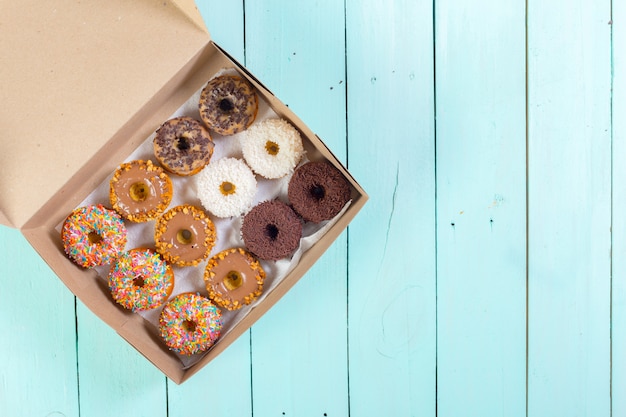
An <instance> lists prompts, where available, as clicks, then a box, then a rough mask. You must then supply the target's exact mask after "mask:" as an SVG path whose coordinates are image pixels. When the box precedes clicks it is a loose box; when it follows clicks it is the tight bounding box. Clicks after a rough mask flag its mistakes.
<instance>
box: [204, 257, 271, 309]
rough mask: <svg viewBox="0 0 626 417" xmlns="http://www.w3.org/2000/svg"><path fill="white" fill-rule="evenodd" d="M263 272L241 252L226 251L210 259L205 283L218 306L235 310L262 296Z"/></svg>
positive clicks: (205, 272)
mask: <svg viewBox="0 0 626 417" xmlns="http://www.w3.org/2000/svg"><path fill="white" fill-rule="evenodd" d="M264 280H265V271H263V268H262V267H261V264H260V263H259V261H258V260H257V259H255V258H254V257H253V256H252V255H251V254H250V253H248V252H247V251H246V250H245V249H243V248H232V249H227V250H225V251H222V252H220V253H218V254H217V255H215V256H213V257H212V258H211V259H209V262H208V263H207V266H206V269H205V271H204V282H205V284H206V289H207V291H208V292H209V298H210V299H211V300H212V301H213V302H214V303H215V304H217V305H218V306H220V307H224V308H226V309H228V310H237V309H240V308H241V307H243V306H244V305H246V304H250V303H251V302H252V301H254V300H255V299H256V298H257V297H258V296H259V295H261V293H262V292H263V281H264Z"/></svg>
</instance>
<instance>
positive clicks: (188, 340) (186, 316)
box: [159, 293, 222, 355]
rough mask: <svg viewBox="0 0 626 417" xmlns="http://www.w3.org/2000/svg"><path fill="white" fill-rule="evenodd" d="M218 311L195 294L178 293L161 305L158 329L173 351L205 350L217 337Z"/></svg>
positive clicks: (218, 328)
mask: <svg viewBox="0 0 626 417" xmlns="http://www.w3.org/2000/svg"><path fill="white" fill-rule="evenodd" d="M221 329H222V314H221V311H220V310H219V309H218V308H217V307H216V306H215V305H214V304H213V303H211V301H209V300H208V299H207V298H204V297H202V296H200V295H198V294H193V293H183V294H179V295H177V296H176V297H174V298H173V299H171V300H170V301H168V303H167V304H165V307H163V311H161V316H160V318H159V330H160V332H161V337H162V338H163V340H164V341H165V344H166V345H167V346H168V347H169V348H170V349H171V350H173V351H174V352H177V353H180V354H182V355H193V354H195V353H200V352H203V351H205V350H207V349H209V348H210V347H211V346H213V344H214V343H215V341H216V340H217V339H218V337H219V336H220V331H221Z"/></svg>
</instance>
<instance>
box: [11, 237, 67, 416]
mask: <svg viewBox="0 0 626 417" xmlns="http://www.w3.org/2000/svg"><path fill="white" fill-rule="evenodd" d="M74 298H75V297H74V296H73V295H72V293H70V292H69V291H68V290H67V288H65V286H63V284H62V283H61V281H59V280H58V279H57V277H56V276H55V275H54V274H53V273H52V272H51V271H50V269H49V268H48V267H47V266H46V264H45V263H44V262H43V260H42V259H41V258H39V256H38V255H37V253H36V252H35V251H34V250H33V249H32V248H31V247H30V246H29V245H28V243H27V242H26V240H25V239H24V237H23V236H22V235H21V234H20V233H19V232H18V231H17V230H11V229H8V228H6V227H4V226H0V415H2V416H7V417H9V416H47V415H50V416H75V415H78V390H77V387H78V385H77V374H76V363H77V360H76V327H75V316H74Z"/></svg>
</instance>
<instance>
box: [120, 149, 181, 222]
mask: <svg viewBox="0 0 626 417" xmlns="http://www.w3.org/2000/svg"><path fill="white" fill-rule="evenodd" d="M109 188H110V191H109V198H110V200H111V205H112V206H113V208H114V209H115V211H117V212H118V213H119V214H120V215H121V216H122V217H124V218H125V219H127V220H130V221H132V222H137V223H141V222H146V221H148V220H154V219H156V218H157V217H158V216H160V215H161V214H163V212H164V211H165V209H167V206H169V204H170V202H171V201H172V193H173V188H172V180H170V177H168V176H167V174H166V173H165V172H163V169H162V168H161V167H158V166H155V165H153V164H152V161H150V160H147V161H142V160H136V161H131V162H128V163H124V164H121V165H120V166H119V168H118V169H117V170H115V173H114V174H113V178H111V181H110V187H109Z"/></svg>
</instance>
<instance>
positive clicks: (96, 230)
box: [61, 204, 127, 268]
mask: <svg viewBox="0 0 626 417" xmlns="http://www.w3.org/2000/svg"><path fill="white" fill-rule="evenodd" d="M61 239H62V240H63V247H64V249H65V253H66V254H67V255H68V256H69V257H70V259H72V260H73V261H74V262H75V263H76V264H78V265H80V266H82V267H83V268H92V267H94V266H99V265H105V264H109V263H111V262H113V261H114V260H115V258H117V257H118V256H119V254H120V253H122V252H123V251H124V249H125V247H126V242H127V231H126V226H125V225H124V220H122V218H121V217H120V215H119V214H117V213H116V212H115V211H113V210H110V209H107V208H106V207H104V206H102V205H100V204H98V205H91V206H85V207H79V208H77V209H75V210H74V211H73V212H72V213H71V214H70V215H69V216H68V217H67V218H66V219H65V221H64V222H63V226H62V228H61Z"/></svg>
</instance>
